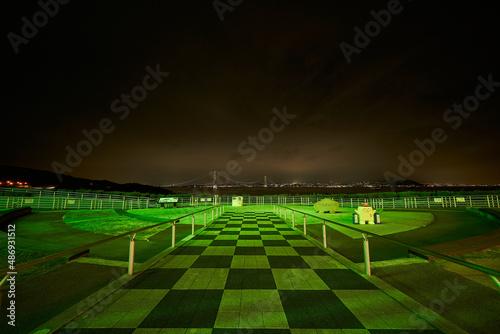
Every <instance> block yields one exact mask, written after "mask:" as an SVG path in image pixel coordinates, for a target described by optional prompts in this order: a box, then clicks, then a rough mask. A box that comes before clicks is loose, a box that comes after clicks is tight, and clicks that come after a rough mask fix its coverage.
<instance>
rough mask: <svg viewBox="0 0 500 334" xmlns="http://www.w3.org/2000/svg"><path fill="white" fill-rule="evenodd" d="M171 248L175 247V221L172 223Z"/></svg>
mask: <svg viewBox="0 0 500 334" xmlns="http://www.w3.org/2000/svg"><path fill="white" fill-rule="evenodd" d="M172 248H175V221H174V224H173V225H172Z"/></svg>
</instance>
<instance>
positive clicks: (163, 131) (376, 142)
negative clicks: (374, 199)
mask: <svg viewBox="0 0 500 334" xmlns="http://www.w3.org/2000/svg"><path fill="white" fill-rule="evenodd" d="M44 1H45V0H42V3H44ZM46 2H47V4H48V5H47V6H48V7H47V8H48V9H46V11H49V12H51V15H50V16H49V15H46V14H42V13H39V12H40V11H41V10H43V9H42V7H41V6H40V4H39V3H37V2H36V1H22V4H21V3H20V2H19V1H17V2H16V1H10V2H7V3H5V4H4V5H5V7H6V8H4V10H3V11H2V12H3V17H2V22H4V24H3V26H4V28H3V29H4V51H3V54H4V55H6V57H7V59H6V60H4V68H5V70H4V73H5V74H6V75H5V76H4V77H3V79H4V80H3V82H4V85H5V86H6V88H4V100H6V101H7V103H3V107H2V109H3V112H2V123H1V124H2V132H1V138H2V141H1V142H2V155H1V157H2V159H1V161H0V163H1V164H6V165H13V166H20V167H28V168H35V169H42V170H49V171H56V172H63V173H65V174H68V175H72V176H75V177H84V178H91V179H107V180H110V181H115V182H120V183H125V182H140V183H145V184H153V185H166V184H172V183H179V182H183V181H187V180H191V179H196V178H199V177H202V176H205V178H203V179H200V180H199V181H198V182H209V181H210V179H209V177H208V174H209V172H210V171H212V170H218V171H221V172H226V173H228V174H230V175H231V178H232V179H234V180H238V181H255V180H258V179H260V178H262V177H263V176H264V175H267V176H268V178H269V179H271V180H273V181H275V182H329V181H333V182H339V181H361V180H371V181H376V180H386V179H387V180H389V181H392V180H393V179H394V178H403V179H411V180H416V181H419V182H424V183H426V182H452V183H467V184H498V183H500V175H499V173H498V172H499V170H500V168H499V167H500V146H499V140H498V138H499V135H498V132H499V131H498V130H499V128H500V108H499V107H500V66H499V59H500V52H499V50H500V47H499V38H498V32H499V31H500V20H499V19H498V12H497V11H496V10H495V9H493V8H492V7H489V6H487V5H485V4H484V5H483V4H478V3H477V2H472V1H461V2H458V1H438V2H437V1H417V0H414V1H409V0H406V1H401V2H398V1H311V0H303V1H263V0H260V1H259V0H244V1H236V0H233V1H229V0H220V1H79V2H77V1H70V2H68V3H66V4H59V5H58V7H59V8H56V7H55V6H54V3H55V0H49V1H46ZM61 2H64V1H62V0H61ZM230 4H232V5H230ZM216 7H217V9H216ZM34 16H35V17H34ZM51 16H52V17H51ZM375 16H377V17H378V20H379V21H380V22H382V23H376V22H377V21H375V20H376V19H375V18H374V17H375ZM23 17H25V19H24V20H23ZM221 18H222V19H223V20H221ZM34 21H36V22H38V26H39V27H36V26H35V28H36V29H37V30H38V31H34V30H33V26H31V25H32V24H33V22H34ZM371 21H374V22H372V23H370V22H371ZM367 24H368V25H367ZM384 25H385V27H384ZM23 26H25V27H24V28H23ZM356 27H358V28H357V29H355V28H356ZM366 29H368V31H366ZM360 31H361V32H360ZM23 34H24V35H23ZM4 58H5V57H4ZM464 103H465V104H466V106H464V107H461V106H460V105H462V104H464ZM454 104H456V106H455V108H454ZM449 109H450V110H449ZM453 109H455V110H453ZM273 110H274V111H273ZM94 129H99V130H94ZM85 133H87V136H90V137H91V138H92V139H91V140H89V139H88V138H87V136H86V135H85ZM249 137H250V138H249ZM92 141H93V143H92ZM415 141H417V142H420V146H421V147H422V148H419V146H417V143H416V142H415ZM68 149H69V150H70V151H72V150H74V153H73V154H70V157H69V159H68V157H67V156H68ZM78 151H79V152H80V153H79V152H78ZM76 155H78V156H76ZM401 159H403V162H401ZM388 172H389V173H388Z"/></svg>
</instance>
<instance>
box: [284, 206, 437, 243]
mask: <svg viewBox="0 0 500 334" xmlns="http://www.w3.org/2000/svg"><path fill="white" fill-rule="evenodd" d="M288 207H289V208H291V209H295V210H299V211H302V212H306V213H309V214H311V215H315V216H318V217H324V218H325V219H328V220H332V221H334V222H337V223H341V224H344V225H348V226H352V227H355V228H357V229H360V230H365V231H370V232H373V233H377V234H379V235H387V234H393V233H400V232H405V231H409V230H413V229H416V228H421V227H424V226H426V225H429V224H430V223H432V221H433V220H434V216H433V215H432V213H429V212H395V211H394V212H391V211H384V210H377V212H379V213H380V220H381V222H382V224H379V225H354V224H353V223H352V214H353V213H354V210H355V209H354V208H339V211H340V213H317V212H316V210H314V208H313V207H312V206H288ZM283 218H284V216H283ZM291 219H292V217H291V211H287V220H288V221H291ZM303 221H304V218H303V215H301V214H299V213H296V214H295V224H296V226H297V227H299V228H302V226H303ZM321 221H322V220H321V219H319V218H313V217H309V216H308V217H307V224H314V223H321ZM327 225H328V226H329V227H331V228H334V229H336V230H337V231H339V232H341V233H343V234H345V235H347V236H349V237H351V238H353V239H357V238H361V234H360V233H358V232H356V231H352V230H350V229H346V228H342V227H340V226H338V225H335V224H327Z"/></svg>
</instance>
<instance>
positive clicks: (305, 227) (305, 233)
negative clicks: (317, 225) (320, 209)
mask: <svg viewBox="0 0 500 334" xmlns="http://www.w3.org/2000/svg"><path fill="white" fill-rule="evenodd" d="M304 235H307V224H306V215H304Z"/></svg>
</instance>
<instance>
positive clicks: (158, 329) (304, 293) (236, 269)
mask: <svg viewBox="0 0 500 334" xmlns="http://www.w3.org/2000/svg"><path fill="white" fill-rule="evenodd" d="M102 304H104V303H102ZM98 306H99V307H100V309H98V310H90V311H89V312H87V314H83V315H82V316H80V318H77V319H76V321H75V322H74V324H79V326H78V327H80V328H79V329H81V331H80V332H79V333H81V334H86V333H134V334H138V333H255V334H258V333H304V334H305V333H352V334H354V333H377V334H379V333H380V334H382V333H441V332H440V331H438V330H431V329H426V330H423V331H422V330H421V328H422V324H423V320H421V319H420V318H419V317H418V315H416V314H414V313H412V312H411V311H409V310H408V309H406V308H404V307H403V306H401V305H400V304H399V303H398V302H396V301H395V300H393V299H392V298H391V297H389V296H387V295H386V294H385V293H384V292H382V291H381V290H379V289H378V288H376V287H375V286H374V285H372V284H371V283H370V282H368V281H367V280H365V279H364V278H363V277H361V276H360V275H358V274H356V273H355V272H353V271H352V270H350V269H348V268H347V267H345V266H343V265H342V264H340V263H339V262H337V261H336V260H334V259H333V258H332V257H330V256H329V255H328V254H327V253H325V252H324V251H323V250H322V249H320V248H318V247H317V246H316V245H315V244H313V243H312V242H310V241H309V240H307V239H306V238H305V237H304V236H302V235H300V234H299V233H298V232H296V231H294V230H293V229H292V228H291V227H289V226H288V225H287V224H286V223H285V222H283V221H282V220H281V219H280V218H279V217H277V216H276V215H275V214H274V213H271V212H260V213H259V212H257V213H255V212H245V213H225V214H223V215H222V216H221V217H220V218H218V219H217V220H216V221H215V222H214V223H213V224H212V225H210V227H208V228H207V229H206V230H204V231H203V232H202V233H200V234H199V235H197V236H195V237H194V238H193V239H192V240H190V241H189V242H187V243H186V244H184V245H183V246H181V247H178V248H177V249H175V250H174V251H172V252H171V253H170V254H169V255H168V256H166V257H165V258H164V259H163V260H162V261H161V262H159V263H158V264H157V265H155V266H154V267H153V268H151V269H149V270H148V271H146V272H145V273H143V274H141V275H139V276H138V277H136V278H135V279H133V280H132V281H131V282H130V283H129V284H127V285H126V286H125V287H124V288H123V289H121V290H119V293H117V295H116V296H115V297H113V296H111V297H109V298H108V301H106V304H105V305H98ZM96 307H97V306H96ZM82 325H84V326H82ZM72 327H73V328H72V330H74V325H73V326H72ZM428 328H430V326H429V327H428ZM63 331H64V330H63Z"/></svg>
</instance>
